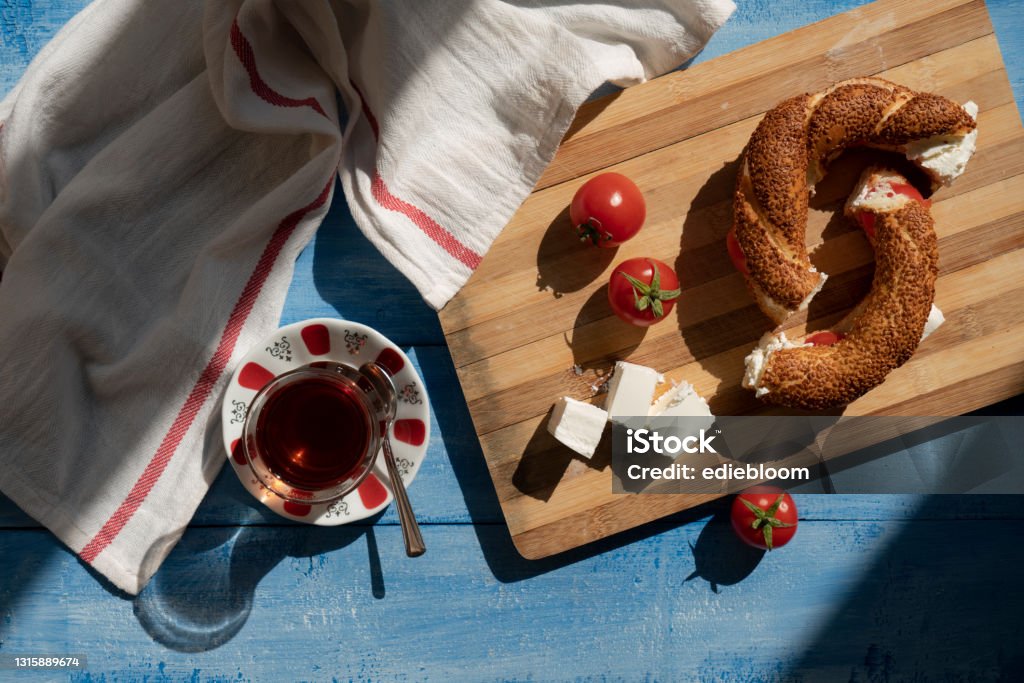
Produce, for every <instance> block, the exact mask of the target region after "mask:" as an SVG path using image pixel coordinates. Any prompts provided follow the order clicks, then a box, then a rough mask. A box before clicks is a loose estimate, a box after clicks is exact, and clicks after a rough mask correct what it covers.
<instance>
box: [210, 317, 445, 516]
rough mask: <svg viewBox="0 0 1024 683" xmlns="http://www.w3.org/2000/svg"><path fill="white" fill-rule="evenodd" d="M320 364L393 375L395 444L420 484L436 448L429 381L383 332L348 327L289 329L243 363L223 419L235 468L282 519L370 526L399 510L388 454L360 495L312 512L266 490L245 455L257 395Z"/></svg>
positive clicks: (404, 470) (307, 324) (327, 323)
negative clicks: (373, 365) (245, 430)
mask: <svg viewBox="0 0 1024 683" xmlns="http://www.w3.org/2000/svg"><path fill="white" fill-rule="evenodd" d="M319 360H329V361H335V362H337V363H344V364H345V365H350V366H352V367H354V368H358V367H359V366H360V365H362V364H363V363H365V362H367V361H370V360H375V361H377V362H378V363H380V364H381V365H383V366H384V367H385V368H387V369H388V371H389V372H390V373H391V376H392V378H393V379H394V381H395V386H396V387H397V388H398V399H399V400H398V415H397V416H396V418H395V421H394V423H392V428H391V444H392V446H393V447H394V452H395V459H396V460H397V461H398V469H399V472H400V473H401V475H402V481H404V482H405V485H406V486H408V485H409V484H411V483H412V481H413V479H415V478H416V473H417V472H419V469H420V464H421V463H422V462H423V458H424V457H426V454H427V444H428V442H429V441H430V408H429V407H428V406H429V403H428V401H427V391H426V389H425V388H424V386H423V379H422V378H421V377H420V375H419V373H417V372H416V368H414V367H413V366H412V363H410V362H409V357H408V356H406V355H405V354H404V353H403V352H402V350H401V349H400V348H398V347H397V346H396V345H395V344H394V343H392V342H391V341H390V340H389V339H388V338H387V337H385V336H384V335H382V334H381V333H380V332H378V331H376V330H374V329H372V328H369V327H367V326H366V325H360V324H359V323H354V322H349V321H347V320H336V319H333V318H315V319H313V320H304V321H302V322H297V323H293V324H291V325H288V326H286V327H282V328H281V329H279V330H277V331H276V332H274V333H273V334H271V335H270V336H269V337H267V338H266V339H264V340H263V341H262V342H261V343H259V344H257V345H256V346H254V347H253V348H252V349H251V350H250V351H249V353H247V354H246V355H245V357H244V358H242V360H241V362H239V364H238V367H237V368H236V369H235V373H234V375H232V377H231V383H230V384H229V385H228V388H227V391H226V392H225V393H224V404H223V406H222V408H221V418H222V423H223V426H224V429H223V432H224V448H225V449H227V452H228V454H229V455H228V462H230V463H231V466H232V467H233V468H234V470H235V474H237V475H238V478H239V480H240V481H241V482H242V485H243V486H245V488H246V489H247V490H248V491H249V493H251V494H252V495H253V496H254V497H255V498H256V499H257V500H259V501H260V502H261V503H263V504H264V505H266V506H267V507H268V508H270V509H271V510H273V511H274V512H276V513H277V514H279V515H281V516H282V517H285V518H287V519H293V520H296V521H299V522H306V523H308V524H317V525H319V526H335V525H338V524H347V523H349V522H355V521H358V520H360V519H366V518H367V517H370V516H371V515H374V514H376V513H377V512H380V511H381V510H383V509H384V508H385V507H386V506H387V504H388V503H390V502H391V498H392V495H391V484H390V482H389V481H388V475H387V467H386V465H385V464H384V453H383V451H381V452H380V453H378V454H377V462H376V463H375V464H374V467H373V472H372V473H371V474H370V476H368V477H367V478H366V480H365V481H364V482H363V483H362V484H360V485H359V488H358V489H356V490H355V491H353V492H352V493H350V494H348V495H347V496H345V497H344V498H342V499H340V500H336V501H334V502H333V503H329V504H328V503H323V504H319V505H308V504H304V503H293V502H290V501H285V500H283V499H281V498H279V497H278V496H276V495H274V494H273V493H271V492H270V491H268V490H267V489H266V488H264V487H263V485H262V484H260V483H259V482H258V481H257V480H256V477H255V476H254V475H253V473H252V471H251V470H250V469H249V465H248V463H246V461H245V456H244V455H243V454H242V447H241V443H240V440H241V437H242V424H243V423H244V422H245V414H246V411H247V410H248V409H249V403H250V402H251V401H252V399H253V397H255V396H256V393H257V392H258V391H259V390H260V389H261V388H262V387H263V386H264V385H265V384H266V383H267V382H269V381H270V380H271V379H273V378H274V377H275V376H277V375H280V374H281V373H284V372H287V371H289V370H294V369H295V368H297V367H300V366H302V365H306V364H307V363H312V362H314V361H319Z"/></svg>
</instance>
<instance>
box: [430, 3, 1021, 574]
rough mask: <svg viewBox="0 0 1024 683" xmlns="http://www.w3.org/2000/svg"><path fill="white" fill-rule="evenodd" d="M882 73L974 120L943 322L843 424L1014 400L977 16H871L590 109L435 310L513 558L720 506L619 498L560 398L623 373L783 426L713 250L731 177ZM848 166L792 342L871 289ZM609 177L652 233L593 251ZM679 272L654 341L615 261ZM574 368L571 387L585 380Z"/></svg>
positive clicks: (989, 42) (877, 12)
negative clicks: (571, 439) (774, 139)
mask: <svg viewBox="0 0 1024 683" xmlns="http://www.w3.org/2000/svg"><path fill="white" fill-rule="evenodd" d="M868 74H878V75H881V76H883V77H886V78H890V79H892V80H895V81H898V82H900V83H904V84H906V85H908V86H910V87H913V88H916V89H919V90H925V91H932V92H937V93H940V94H942V95H945V96H947V97H951V98H953V99H956V100H959V101H965V100H967V99H974V100H975V101H976V102H978V104H979V106H980V108H981V115H980V117H979V127H980V130H981V132H980V135H979V145H978V152H977V154H976V156H975V158H974V159H973V160H972V162H971V165H970V167H969V170H968V172H967V173H966V174H965V175H964V177H963V178H961V179H960V180H959V181H958V182H957V183H956V184H955V185H954V186H953V187H951V188H946V189H943V190H941V191H940V192H938V193H937V194H936V196H935V205H934V215H935V218H936V224H937V230H938V232H939V238H940V241H939V250H940V261H941V263H940V267H941V273H940V278H939V282H938V285H937V304H938V305H939V306H940V308H942V309H943V311H944V312H945V314H946V317H947V323H946V324H945V325H944V326H943V328H942V329H941V330H940V331H939V332H938V333H937V334H935V335H934V336H933V337H932V338H930V339H929V340H928V341H927V343H925V344H923V345H922V347H921V348H920V350H919V351H918V353H917V354H916V355H915V357H914V359H913V360H912V361H911V362H910V363H908V364H907V365H905V366H904V367H902V368H900V369H899V370H897V371H896V372H894V373H893V374H892V375H891V376H890V378H889V379H888V380H887V381H886V382H885V384H883V385H882V386H881V387H879V388H878V389H876V390H874V391H872V392H870V393H869V394H868V395H867V396H865V397H863V398H862V399H861V400H859V401H857V402H855V403H854V404H852V405H851V406H849V408H848V409H847V411H846V414H871V413H892V414H950V413H960V412H965V411H968V410H971V409H974V408H977V407H980V406H983V405H987V404H989V403H992V402H995V401H997V400H1000V399H1002V398H1005V397H1008V396H1011V395H1015V394H1017V393H1019V392H1020V391H1021V390H1022V389H1024V310H1021V308H1020V307H1019V306H1017V305H1015V302H1016V301H1019V300H1020V297H1021V295H1022V294H1024V251H1022V250H1021V249H1020V248H1021V247H1022V246H1024V205H1022V202H1021V201H1020V197H1022V196H1024V130H1022V128H1021V125H1020V116H1019V113H1018V111H1017V107H1016V104H1015V102H1014V99H1013V93H1012V91H1011V88H1010V85H1009V81H1008V79H1007V76H1006V72H1005V68H1004V66H1003V62H1002V58H1001V56H1000V53H999V48H998V45H997V43H996V40H995V36H994V35H993V32H992V27H991V24H990V23H989V19H988V15H987V13H986V11H985V7H984V4H983V3H981V2H973V1H968V2H964V1H963V0H947V1H945V2H938V3H919V2H900V1H898V0H881V1H880V2H876V3H873V4H870V5H866V6H864V7H861V8H858V9H855V10H853V11H851V12H847V13H845V14H841V15H838V16H836V17H833V18H831V19H827V20H825V21H823V22H819V23H818V24H814V25H811V26H808V27H805V28H803V29H799V30H797V31H794V32H791V33H789V34H785V35H782V36H779V37H777V38H773V39H771V40H768V41H766V42H764V43H760V44H757V45H754V46H751V47H748V48H745V49H743V50H740V51H737V52H735V53H732V54H730V55H726V56H724V57H721V58H719V59H716V60H713V61H710V62H706V63H703V64H700V65H698V66H697V67H695V68H692V69H690V70H688V71H685V72H677V73H673V74H670V75H668V76H665V77H663V78H659V79H656V80H654V81H652V82H650V83H647V84H644V85H641V86H638V87H635V88H631V89H629V90H627V91H624V92H622V93H620V94H617V95H614V96H611V97H610V98H605V99H604V100H599V101H595V102H592V103H590V104H588V105H586V106H585V107H584V108H583V109H582V110H581V112H580V114H579V116H578V117H577V120H576V122H575V123H574V125H573V126H572V128H571V130H570V132H569V134H568V135H567V136H566V139H565V141H564V142H563V145H562V147H561V149H560V150H559V153H558V154H557V156H556V158H555V160H554V161H553V162H552V164H551V166H550V167H549V169H548V170H547V172H546V173H545V175H544V176H543V178H542V179H541V181H540V182H539V183H538V186H537V188H536V190H535V192H534V193H533V194H532V195H531V196H530V197H529V198H528V199H527V201H526V202H525V203H524V204H523V206H522V207H521V208H520V210H519V212H518V213H517V214H516V216H515V217H514V218H513V219H512V221H511V222H510V224H509V225H508V226H507V227H506V229H505V230H504V231H503V232H502V233H501V235H500V237H499V238H498V240H497V241H496V242H495V244H494V246H493V247H492V248H491V250H490V252H489V253H488V255H487V257H486V258H485V259H484V261H483V263H482V264H481V266H480V268H479V269H478V270H477V272H476V273H475V274H474V276H473V277H472V278H471V280H470V281H469V283H467V285H466V287H465V288H464V289H463V290H462V292H460V294H459V295H458V296H457V297H456V298H455V299H453V300H452V302H451V303H449V305H448V306H447V307H446V308H445V309H444V311H442V314H441V323H442V327H443V329H444V331H445V336H446V340H447V342H448V344H449V347H450V349H451V352H452V357H453V360H454V362H455V366H456V369H457V372H458V375H459V379H460V382H461V384H462V388H463V391H464V393H465V395H466V399H467V401H468V404H469V408H470V413H471V414H472V416H473V421H474V425H475V428H476V431H477V434H478V435H479V436H480V441H481V445H482V447H483V451H484V454H485V458H486V460H487V464H488V468H489V471H490V473H491V477H492V479H493V480H494V482H495V486H496V489H497V492H498V497H499V500H500V501H501V504H502V508H503V511H504V513H505V517H506V521H507V523H508V525H509V528H510V530H511V533H512V536H513V539H514V540H515V542H516V545H517V547H518V548H519V550H520V551H521V552H522V553H523V554H524V555H525V556H527V557H531V558H538V557H544V556H546V555H549V554H552V553H555V552H559V551H561V550H565V549H567V548H571V547H574V546H577V545H580V544H582V543H586V542H588V541H591V540H595V539H597V538H601V537H604V536H607V535H609V534H612V533H616V532H619V531H622V530H625V529H628V528H631V527H633V526H636V525H638V524H641V523H643V522H646V521H650V520H653V519H657V518H659V517H662V516H664V515H666V514H670V513H672V512H674V511H677V510H680V509H684V508H687V507H691V506H693V505H696V504H699V503H701V502H704V501H706V500H708V499H709V498H710V497H709V496H696V495H694V496H644V497H631V496H617V495H613V494H612V493H611V484H610V481H611V475H610V471H609V468H608V463H609V460H610V453H609V449H610V446H609V444H608V443H607V440H606V442H605V443H603V444H602V447H601V448H600V449H599V450H598V453H597V454H596V455H595V457H594V459H593V460H592V461H590V462H584V461H581V460H579V459H576V458H573V457H571V454H570V453H569V452H568V451H567V450H566V449H565V448H564V447H562V446H561V445H560V444H558V443H557V442H555V441H554V440H553V439H552V438H551V437H550V436H549V435H548V434H547V433H546V430H545V428H544V427H545V422H546V418H547V413H548V410H549V408H550V406H551V404H552V402H553V401H555V400H556V399H557V398H558V397H559V396H562V395H570V396H574V397H577V398H581V399H584V400H596V401H597V402H600V400H601V398H600V397H599V396H598V397H596V398H595V396H594V394H595V391H594V389H593V387H594V386H595V385H599V384H600V382H602V381H603V379H604V377H605V376H606V374H607V372H608V371H609V369H610V367H611V366H612V365H613V364H614V362H615V360H618V359H625V358H628V359H629V360H631V361H633V362H637V363H642V364H645V365H650V366H653V367H655V368H657V369H658V370H659V371H662V372H665V373H666V375H667V376H668V377H670V378H672V379H676V380H682V379H685V380H687V381H690V382H692V383H693V384H694V385H695V386H696V387H697V389H698V390H699V391H700V392H701V393H702V394H704V395H705V396H707V397H708V398H709V401H710V404H711V407H712V410H713V411H714V412H715V413H716V414H746V413H769V414H771V413H779V412H784V411H780V410H779V409H772V408H767V407H766V406H763V405H761V404H760V403H759V402H757V401H756V400H755V399H754V398H753V396H752V395H751V393H750V392H748V391H745V390H743V389H742V388H741V387H740V386H739V380H740V377H741V375H742V370H743V357H744V356H745V355H746V354H747V353H748V352H749V350H750V348H751V347H752V346H753V345H754V344H755V343H756V341H757V339H758V338H759V337H760V335H761V334H762V333H763V332H765V331H766V330H768V329H770V327H771V324H770V323H769V321H768V320H767V319H765V318H764V317H763V316H761V315H760V314H759V312H758V310H757V308H756V306H755V305H754V303H753V301H752V300H751V298H750V296H749V295H748V294H747V292H746V290H745V288H744V284H743V281H742V279H741V277H740V276H739V275H738V274H737V273H736V272H735V271H734V270H733V268H732V266H731V264H730V263H729V259H728V256H727V254H726V251H725V249H724V246H723V238H724V235H725V232H726V231H727V230H728V228H729V226H730V223H731V201H730V194H731V190H732V185H733V182H734V175H735V174H734V162H735V159H736V157H737V156H738V154H739V152H740V150H741V149H742V147H743V145H744V144H745V142H746V140H747V138H748V137H749V135H750V132H751V131H752V130H753V128H754V127H755V126H756V124H757V122H758V120H759V118H760V116H761V115H762V114H763V112H764V111H766V110H767V109H768V108H770V107H772V106H774V104H775V103H777V102H778V101H779V100H781V99H783V98H784V97H787V96H790V95H792V94H794V93H797V92H803V91H815V90H819V89H821V88H823V87H825V86H827V85H829V84H830V83H832V82H834V81H837V80H841V79H844V78H849V77H853V76H859V75H868ZM875 158H877V155H876V154H874V153H870V152H852V153H850V154H848V155H846V157H845V158H844V159H841V160H840V161H839V162H837V164H835V165H834V167H833V169H832V173H831V174H830V177H829V178H827V179H826V180H825V181H824V182H823V183H822V184H821V185H820V186H819V188H818V189H819V191H818V193H817V195H816V197H815V198H814V200H813V202H812V211H811V216H810V220H809V225H808V244H809V246H811V247H812V248H814V247H817V248H816V249H815V251H814V254H813V260H814V262H815V263H816V264H817V265H818V267H819V268H820V269H821V270H823V271H825V272H827V273H829V275H830V280H829V282H828V285H827V286H826V288H825V290H823V292H822V293H821V295H820V296H819V297H818V298H816V300H815V302H814V303H813V304H812V306H811V308H810V310H809V311H808V313H807V314H806V315H801V316H799V317H797V318H796V319H794V321H792V322H791V323H790V324H789V325H790V327H791V329H792V330H793V332H794V333H795V334H797V335H799V334H802V333H803V332H804V331H805V330H808V329H819V328H824V327H827V326H829V325H830V324H833V323H835V322H836V321H837V320H838V319H839V318H841V317H842V316H843V315H844V313H845V312H846V311H847V310H849V308H850V307H851V306H852V305H853V304H854V303H856V301H857V300H858V299H859V298H860V297H862V296H863V294H864V293H866V291H867V289H868V287H869V285H870V278H871V273H872V266H871V261H872V255H871V252H870V248H869V247H868V246H867V244H866V241H865V240H864V238H863V236H862V235H861V234H860V233H859V231H858V230H856V229H855V228H854V227H853V226H851V225H848V224H847V223H846V221H845V220H844V219H843V218H842V217H841V215H839V213H838V212H837V209H838V208H839V207H840V206H841V203H842V201H843V200H844V199H845V197H846V195H847V194H848V192H849V190H850V187H851V186H852V184H853V181H854V178H855V177H856V175H857V173H858V172H859V169H860V168H862V167H863V166H864V165H865V164H866V163H867V162H868V161H869V160H871V159H875ZM609 168H614V169H615V170H616V171H619V172H622V173H624V174H626V175H628V176H629V177H631V178H632V179H633V180H634V181H636V182H637V184H638V185H639V186H640V187H641V189H642V190H643V191H644V194H645V197H646V198H647V203H648V218H647V223H646V225H645V227H644V230H643V231H642V232H641V234H640V236H639V237H638V238H637V239H634V240H633V241H631V242H629V243H627V244H625V245H623V246H622V247H620V248H619V249H618V250H616V252H617V253H611V252H609V251H605V250H597V249H587V248H582V247H581V245H579V244H577V243H576V242H575V241H574V240H573V239H572V237H571V230H570V226H569V223H568V218H567V215H566V206H567V205H568V203H569V200H570V199H571V197H572V195H573V193H574V192H575V190H576V188H577V187H579V185H580V183H581V182H582V181H583V180H585V179H586V177H587V176H588V175H590V174H593V173H596V172H601V171H604V170H608V169H609ZM644 255H649V256H654V257H657V258H660V259H661V260H664V261H666V262H668V263H670V264H674V265H675V267H676V270H677V272H678V273H679V275H680V279H681V281H682V286H683V290H684V291H683V295H682V298H681V301H680V304H679V305H678V306H677V308H676V313H674V314H673V315H672V317H671V319H670V320H669V321H666V322H665V323H663V324H660V325H657V326H655V327H652V328H650V329H649V330H647V331H646V333H643V332H642V331H639V330H637V329H635V328H632V327H630V326H627V325H625V324H623V323H621V322H620V321H619V320H618V319H617V318H616V317H614V316H613V315H612V314H611V313H610V311H609V309H608V307H607V304H606V303H605V301H604V298H605V292H604V283H605V282H606V281H607V278H608V275H609V273H610V271H611V269H612V268H613V267H614V265H615V264H616V263H618V262H620V261H622V260H624V259H627V258H631V257H634V256H644ZM574 365H579V366H581V367H582V368H584V372H583V373H582V374H581V375H578V374H576V373H575V372H574V371H573V366H574Z"/></svg>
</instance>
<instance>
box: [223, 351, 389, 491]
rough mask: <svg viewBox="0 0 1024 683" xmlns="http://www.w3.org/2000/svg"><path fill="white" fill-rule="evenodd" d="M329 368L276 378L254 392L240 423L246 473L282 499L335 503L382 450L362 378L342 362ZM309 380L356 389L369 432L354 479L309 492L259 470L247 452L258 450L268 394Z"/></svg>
mask: <svg viewBox="0 0 1024 683" xmlns="http://www.w3.org/2000/svg"><path fill="white" fill-rule="evenodd" d="M332 366H333V367H324V366H319V367H318V366H316V365H314V364H312V363H310V364H306V365H303V366H301V367H298V368H295V369H293V370H289V371H288V372H284V373H281V374H280V375H277V376H275V377H274V378H273V379H271V380H270V381H269V382H267V383H266V384H265V385H264V386H263V387H262V388H261V389H260V390H259V391H258V392H257V393H256V396H255V397H253V400H252V401H251V402H250V404H249V408H248V410H247V411H246V414H245V421H244V423H243V424H242V449H241V450H242V455H243V457H244V458H245V462H246V464H247V465H248V467H249V471H250V472H251V473H252V474H253V476H254V477H256V481H257V482H258V483H259V484H260V486H261V488H263V489H265V490H266V491H268V492H270V493H272V494H273V495H275V496H277V497H278V498H281V499H282V500H285V501H289V502H292V503H304V504H307V505H317V504H322V503H332V502H334V501H337V500H339V499H341V498H343V497H345V496H346V495H348V494H349V493H351V492H352V491H355V490H356V489H357V488H358V487H359V485H360V484H362V483H363V481H365V480H366V478H367V477H368V476H369V475H370V473H371V472H372V471H373V465H374V463H375V462H376V461H377V455H378V454H379V452H380V449H381V433H380V424H379V422H380V421H379V419H376V418H379V417H380V415H379V411H378V410H377V407H376V406H374V404H373V402H372V401H371V400H370V397H369V396H368V393H367V390H366V389H365V388H363V387H362V386H360V384H359V381H358V379H359V378H361V377H362V375H361V374H360V373H359V372H358V370H356V369H355V368H352V367H351V366H348V365H345V364H343V363H333V364H332ZM308 377H322V378H325V379H327V380H330V381H332V382H336V383H338V384H340V385H344V386H346V387H348V388H350V389H355V391H354V392H353V393H354V395H355V396H357V397H358V398H357V400H358V401H359V402H360V404H361V405H362V407H363V408H364V409H365V411H366V416H367V419H366V422H367V428H368V430H369V432H370V433H369V440H368V443H367V447H366V451H365V452H364V453H363V455H362V456H361V457H360V459H359V461H358V463H357V464H356V466H355V467H354V468H353V470H352V471H353V472H357V474H356V476H355V477H353V478H348V479H345V480H344V481H342V482H341V483H339V484H337V485H335V486H332V487H328V488H324V489H310V488H307V487H303V486H299V485H296V484H294V483H292V482H289V481H287V480H286V479H284V478H282V477H281V476H280V475H277V474H275V473H274V472H272V471H270V469H269V468H267V467H266V466H265V465H263V466H262V468H261V467H260V466H257V465H256V463H255V460H257V458H255V457H254V456H253V453H251V452H250V449H254V450H256V451H257V453H258V451H259V449H258V447H257V446H256V444H257V440H256V425H257V423H258V421H259V415H260V413H261V411H262V410H263V408H264V406H265V405H266V404H267V401H268V399H269V397H270V396H271V394H272V393H274V391H275V390H278V389H280V388H281V387H282V386H287V385H288V384H292V383H294V382H296V381H298V380H301V379H304V378H308ZM259 460H261V462H262V461H263V460H264V459H263V458H259Z"/></svg>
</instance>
